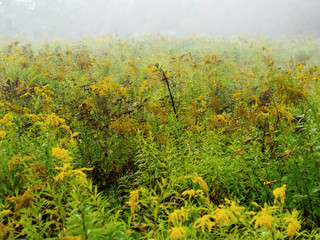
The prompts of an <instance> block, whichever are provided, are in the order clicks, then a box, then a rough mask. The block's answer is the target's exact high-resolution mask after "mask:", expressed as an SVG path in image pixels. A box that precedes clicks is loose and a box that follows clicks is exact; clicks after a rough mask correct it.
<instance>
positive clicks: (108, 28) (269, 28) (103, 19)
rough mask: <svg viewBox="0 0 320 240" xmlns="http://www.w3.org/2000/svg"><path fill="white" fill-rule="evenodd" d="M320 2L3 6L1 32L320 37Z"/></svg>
mask: <svg viewBox="0 0 320 240" xmlns="http://www.w3.org/2000/svg"><path fill="white" fill-rule="evenodd" d="M319 10H320V0H161V1H152V0H0V14H1V15H0V31H1V33H7V34H11V35H17V34H24V35H27V36H33V37H41V36H42V35H47V36H50V37H79V36H87V35H91V36H96V35H105V34H109V33H113V34H114V33H116V34H119V35H122V36H134V35H139V34H142V33H161V34H170V35H171V34H172V35H180V34H190V33H199V34H209V33H211V34H213V35H216V36H225V35H267V36H282V35H296V34H306V35H314V36H317V37H319V36H320V14H319Z"/></svg>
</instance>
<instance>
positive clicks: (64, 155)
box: [52, 147, 71, 162]
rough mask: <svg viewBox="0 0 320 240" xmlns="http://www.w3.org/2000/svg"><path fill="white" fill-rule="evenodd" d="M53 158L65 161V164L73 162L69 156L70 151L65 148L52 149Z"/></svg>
mask: <svg viewBox="0 0 320 240" xmlns="http://www.w3.org/2000/svg"><path fill="white" fill-rule="evenodd" d="M52 156H54V157H56V158H58V159H60V160H63V161H64V162H68V161H70V160H71V157H70V156H69V155H68V150H67V149H64V148H59V147H54V148H52Z"/></svg>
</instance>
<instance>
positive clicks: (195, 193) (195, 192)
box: [181, 189, 203, 200]
mask: <svg viewBox="0 0 320 240" xmlns="http://www.w3.org/2000/svg"><path fill="white" fill-rule="evenodd" d="M181 195H182V196H183V197H184V196H186V195H189V200H190V198H191V197H198V196H202V195H203V191H202V190H194V189H190V190H186V191H184V192H183V193H182V194H181Z"/></svg>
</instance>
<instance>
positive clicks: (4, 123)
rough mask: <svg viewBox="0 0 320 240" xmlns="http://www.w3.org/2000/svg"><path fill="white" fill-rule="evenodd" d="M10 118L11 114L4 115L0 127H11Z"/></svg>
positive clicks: (0, 120)
mask: <svg viewBox="0 0 320 240" xmlns="http://www.w3.org/2000/svg"><path fill="white" fill-rule="evenodd" d="M11 121H12V116H11V114H9V113H7V114H6V115H4V117H3V118H2V119H0V126H10V125H12V122H11Z"/></svg>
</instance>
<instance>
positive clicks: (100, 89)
mask: <svg viewBox="0 0 320 240" xmlns="http://www.w3.org/2000/svg"><path fill="white" fill-rule="evenodd" d="M91 89H92V91H93V92H94V93H95V94H97V95H99V96H106V95H108V94H120V95H122V96H126V93H127V90H126V89H125V88H124V87H123V86H122V85H120V84H117V83H116V82H115V81H114V80H113V79H112V78H110V77H104V78H103V79H102V81H101V82H100V83H98V84H95V85H93V86H92V87H91Z"/></svg>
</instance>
